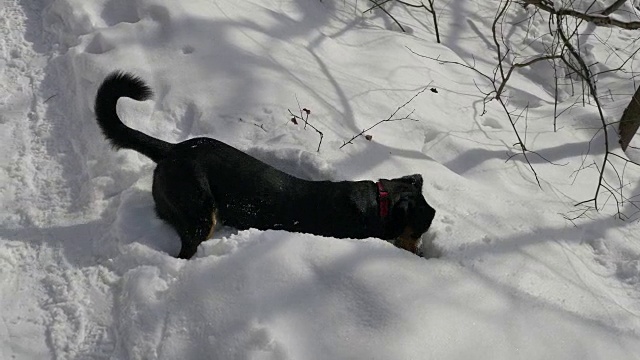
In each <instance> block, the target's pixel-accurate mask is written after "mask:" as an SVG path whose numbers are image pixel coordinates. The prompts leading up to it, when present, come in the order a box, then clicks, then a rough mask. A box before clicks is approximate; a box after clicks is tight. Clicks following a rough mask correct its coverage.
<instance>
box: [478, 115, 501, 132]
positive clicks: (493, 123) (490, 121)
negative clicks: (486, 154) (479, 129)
mask: <svg viewBox="0 0 640 360" xmlns="http://www.w3.org/2000/svg"><path fill="white" fill-rule="evenodd" d="M482 125H484V126H487V127H490V128H492V129H502V125H500V123H499V122H498V120H496V119H494V118H490V117H485V118H483V119H482Z"/></svg>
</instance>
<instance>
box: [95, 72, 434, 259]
mask: <svg viewBox="0 0 640 360" xmlns="http://www.w3.org/2000/svg"><path fill="white" fill-rule="evenodd" d="M152 96H153V92H152V90H151V88H150V87H149V86H147V85H146V84H145V82H144V81H143V80H142V79H140V78H139V77H137V76H135V75H132V74H129V73H125V72H121V71H116V72H113V73H111V74H110V75H109V76H107V77H106V78H105V80H104V81H103V82H102V84H101V85H100V87H99V88H98V92H97V94H96V101H95V107H94V110H95V115H96V119H97V122H98V125H99V127H100V129H101V130H102V133H103V134H104V136H105V137H106V138H107V140H108V141H109V142H110V143H111V145H112V146H113V147H114V148H115V149H131V150H134V151H137V152H139V153H141V154H143V155H145V156H146V157H148V158H150V159H151V160H153V161H154V162H155V163H156V164H157V165H156V168H155V170H154V174H153V186H152V195H153V199H154V201H155V209H156V213H157V215H158V217H159V218H160V219H162V220H164V221H165V222H167V223H168V224H169V225H171V226H172V227H173V228H174V229H175V231H176V232H177V233H178V235H179V236H180V241H181V249H180V253H179V254H178V257H179V258H183V259H189V258H191V257H192V256H193V255H194V254H195V253H196V250H197V248H198V245H199V244H200V243H202V242H203V241H205V240H207V239H209V238H210V237H211V236H212V235H213V231H214V228H215V227H216V224H220V223H221V224H224V225H227V226H230V227H234V228H237V229H239V230H244V229H248V228H257V229H260V230H267V229H275V230H286V231H291V232H300V233H310V234H315V235H321V236H329V237H335V238H354V239H363V238H369V237H376V238H380V239H383V240H387V241H391V242H393V243H394V244H395V245H396V246H397V247H399V248H402V249H405V250H408V251H410V252H412V253H417V252H418V246H419V241H420V238H421V236H422V234H424V233H425V232H426V231H427V230H428V229H429V227H430V226H431V222H432V221H433V218H434V216H435V210H434V209H433V208H432V207H431V206H429V204H428V203H427V201H426V200H425V198H424V196H423V195H422V185H423V179H422V176H421V175H419V174H415V175H409V176H403V177H400V178H395V179H380V180H378V181H377V182H374V181H337V182H332V181H309V180H303V179H299V178H297V177H294V176H292V175H289V174H286V173H284V172H282V171H279V170H277V169H275V168H274V167H272V166H270V165H267V164H265V163H264V162H262V161H260V160H258V159H256V158H254V157H252V156H250V155H248V154H246V153H244V152H242V151H240V150H238V149H236V148H234V147H232V146H230V145H227V144H225V143H223V142H221V141H218V140H215V139H212V138H206V137H199V138H194V139H189V140H185V141H183V142H180V143H177V144H173V143H169V142H166V141H163V140H160V139H157V138H154V137H151V136H149V135H147V134H144V133H142V132H140V131H138V130H135V129H132V128H130V127H128V126H127V125H125V124H124V123H123V122H122V121H121V120H120V118H119V117H118V114H117V113H116V103H117V102H118V99H119V98H121V97H128V98H131V99H134V100H137V101H144V100H147V99H149V98H151V97H152Z"/></svg>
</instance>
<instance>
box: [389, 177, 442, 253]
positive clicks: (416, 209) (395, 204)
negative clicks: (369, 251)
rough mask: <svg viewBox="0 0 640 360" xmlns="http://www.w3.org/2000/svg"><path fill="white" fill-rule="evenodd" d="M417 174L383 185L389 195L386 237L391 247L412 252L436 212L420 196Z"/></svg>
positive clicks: (419, 181) (420, 179) (420, 188)
mask: <svg viewBox="0 0 640 360" xmlns="http://www.w3.org/2000/svg"><path fill="white" fill-rule="evenodd" d="M422 185H423V180H422V176H421V175H420V174H415V175H408V176H403V177H401V178H397V179H392V180H389V182H387V183H386V186H387V188H388V189H387V190H388V191H389V193H390V195H391V208H390V213H389V226H390V229H389V230H390V235H391V236H392V237H393V238H394V239H395V245H396V246H398V247H400V248H403V249H405V250H408V251H411V252H413V253H416V252H417V251H418V244H419V242H420V238H421V237H422V234H424V233H425V232H427V230H428V229H429V227H430V226H431V222H432V221H433V218H434V217H435V214H436V211H435V209H434V208H432V207H431V206H429V204H428V203H427V201H426V200H425V198H424V196H423V195H422Z"/></svg>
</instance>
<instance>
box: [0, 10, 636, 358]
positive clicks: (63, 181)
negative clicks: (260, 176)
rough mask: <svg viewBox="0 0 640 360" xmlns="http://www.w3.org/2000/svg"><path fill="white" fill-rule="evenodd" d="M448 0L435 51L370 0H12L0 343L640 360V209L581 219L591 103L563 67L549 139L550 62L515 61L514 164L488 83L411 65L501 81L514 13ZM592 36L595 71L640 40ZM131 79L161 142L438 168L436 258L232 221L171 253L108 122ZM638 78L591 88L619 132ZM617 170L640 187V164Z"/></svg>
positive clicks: (146, 171) (587, 193) (416, 26)
mask: <svg viewBox="0 0 640 360" xmlns="http://www.w3.org/2000/svg"><path fill="white" fill-rule="evenodd" d="M557 3H560V1H558V2H557ZM436 6H437V9H438V10H439V11H438V13H439V26H440V31H441V36H442V38H443V44H436V43H435V36H434V34H433V28H432V25H431V16H430V14H421V13H420V14H419V15H416V14H417V13H416V12H410V11H403V10H402V9H400V8H397V7H396V8H395V9H394V14H395V15H396V16H397V18H398V19H399V21H401V23H402V24H403V27H405V30H408V33H407V34H403V33H401V32H400V31H398V28H397V26H396V25H395V24H394V23H393V22H392V21H391V20H389V19H388V18H386V17H385V16H384V13H382V12H381V11H378V10H375V11H372V12H367V13H365V14H363V13H362V12H363V11H364V10H365V9H367V8H368V7H369V4H368V3H366V2H362V1H360V2H357V1H352V0H346V1H331V0H324V1H315V0H306V1H281V0H278V1H277V0H261V1H255V0H249V1H242V2H237V1H232V0H219V1H215V2H212V1H204V0H200V1H198V0H194V1H188V2H177V1H169V0H131V1H128V0H91V1H87V0H55V1H37V0H31V1H30V0H24V1H18V0H9V1H5V2H3V3H2V5H0V144H1V145H0V146H1V149H2V151H0V204H2V207H0V224H1V225H0V358H1V359H43V358H54V359H102V358H110V359H471V358H473V359H516V358H518V359H543V358H545V359H578V358H579V359H638V358H640V241H639V240H640V238H639V236H638V235H637V234H638V233H639V232H638V230H640V225H639V224H638V214H637V213H635V211H634V207H633V205H631V204H630V203H628V202H625V203H624V204H623V205H622V206H623V207H622V210H623V212H624V213H625V214H626V215H628V216H629V219H627V220H626V221H623V220H620V219H618V218H616V217H614V214H615V213H616V211H617V207H616V204H615V201H613V200H612V199H609V200H608V201H607V200H606V196H604V195H603V196H602V198H601V199H600V204H601V207H602V211H600V212H598V213H596V212H587V213H586V214H585V215H584V216H582V217H580V218H577V219H574V220H567V218H572V217H575V216H577V215H578V214H580V213H581V211H582V208H581V207H575V206H574V204H575V203H577V202H580V201H583V200H587V199H589V198H590V197H592V196H593V193H594V191H595V186H596V184H597V175H598V170H597V168H596V167H595V166H594V165H590V164H592V163H594V162H595V163H596V164H600V163H601V159H602V156H603V151H602V144H603V142H604V140H605V138H604V136H603V134H602V132H598V131H597V129H598V128H599V127H600V120H599V118H598V116H597V110H596V108H595V107H594V106H593V105H591V104H587V105H586V106H584V107H583V106H581V105H582V104H581V99H580V97H579V96H578V94H577V93H575V92H573V90H572V88H571V85H570V84H569V81H568V80H564V79H563V80H564V81H565V83H563V84H560V85H561V88H560V93H559V98H560V99H561V102H560V103H559V109H558V111H564V112H563V114H562V116H560V117H559V118H558V119H557V125H558V131H557V132H554V131H553V121H554V118H553V116H554V115H553V114H554V79H553V69H552V68H551V67H550V65H549V64H548V63H537V64H536V65H535V66H534V67H532V68H525V69H522V70H521V71H518V72H516V74H514V77H513V78H512V80H510V82H509V86H508V93H507V95H508V98H509V104H510V106H512V107H513V109H519V110H518V113H520V112H522V114H523V117H522V118H520V119H519V121H518V123H517V124H516V126H517V128H518V130H519V132H520V133H521V134H522V135H524V134H525V133H526V139H525V142H526V145H527V146H528V148H530V149H532V150H534V151H536V152H537V153H538V154H539V156H538V155H535V154H533V153H531V154H530V155H529V157H530V161H531V163H532V164H533V166H534V168H535V170H536V172H537V174H538V176H539V178H540V186H538V184H537V182H536V179H535V177H534V175H533V173H532V172H531V170H530V168H529V166H528V164H527V163H526V161H525V160H524V159H523V157H522V156H521V155H516V156H514V157H511V156H512V155H515V154H518V149H517V148H516V147H515V146H513V144H514V143H515V142H516V141H517V140H516V138H515V135H514V133H513V129H512V127H511V124H510V123H509V121H508V119H507V117H506V116H505V113H504V111H503V110H502V109H501V108H500V107H499V105H498V104H497V103H496V102H490V103H488V104H487V105H486V107H484V106H483V98H484V96H483V95H482V93H481V92H480V90H486V89H488V85H489V84H488V82H487V80H486V79H485V78H483V77H482V76H480V75H479V74H477V73H476V72H474V71H472V70H470V69H465V68H463V67H462V66H459V65H452V64H441V63H439V62H438V61H433V60H429V59H426V58H424V57H421V56H418V55H416V53H417V54H421V55H425V56H430V57H433V58H438V59H441V60H448V61H456V62H459V63H464V64H468V65H470V66H475V67H476V68H477V69H478V70H480V71H482V72H484V73H487V74H490V73H491V71H492V69H493V66H494V64H495V56H496V55H495V51H494V50H493V45H492V40H491V39H490V37H489V36H490V34H491V33H490V28H491V23H492V21H493V16H494V14H495V6H496V5H495V4H494V3H492V2H485V1H472V0H464V1H456V2H448V3H442V4H436ZM627 7H628V8H629V9H627V10H628V11H627V12H628V13H632V8H631V6H627ZM527 11H529V10H525V9H524V8H514V9H513V11H512V12H510V15H509V16H510V18H509V20H510V21H511V23H512V24H520V25H516V26H519V28H517V29H516V30H518V31H513V32H512V33H511V35H512V36H511V37H510V39H509V41H511V42H512V44H519V46H520V47H519V48H518V50H519V51H520V52H521V53H522V57H521V58H519V59H516V60H519V61H525V60H526V59H530V58H531V57H532V56H534V55H536V54H538V53H539V52H540V51H542V49H544V47H543V44H544V41H545V36H544V34H545V33H546V32H547V26H548V24H547V23H546V21H544V20H543V19H542V18H539V17H536V18H533V19H532V20H530V21H528V22H522V23H520V22H518V20H521V19H522V18H523V17H524V16H527V14H528V12H527ZM525 30H529V31H528V32H527V31H525ZM588 31H589V33H590V34H591V35H593V36H585V37H584V41H585V42H586V43H585V46H586V47H587V48H589V49H590V51H591V53H590V54H589V57H590V59H591V60H590V61H591V62H593V63H596V62H597V64H595V65H594V68H596V69H599V70H600V71H602V70H606V69H612V68H616V67H617V66H620V65H621V63H622V62H623V61H624V59H625V58H626V57H625V56H624V55H625V54H626V56H629V55H630V54H631V52H632V51H633V49H632V47H631V46H629V44H631V43H632V41H633V39H635V37H637V34H635V33H633V32H631V31H626V30H617V29H613V28H607V29H594V28H589V29H588ZM601 39H606V41H607V44H608V45H609V46H610V47H605V46H602V44H600V42H599V40H601ZM612 49H618V50H617V51H618V54H619V55H620V57H616V56H611V55H612V54H610V53H608V51H611V50H612ZM634 61H637V55H636V58H635V59H634V60H633V61H630V62H628V63H627V64H626V65H625V66H628V69H631V67H632V66H633V63H634ZM116 69H120V70H125V71H128V72H132V73H135V74H137V75H139V76H140V77H142V78H143V79H145V80H146V81H147V82H148V83H149V84H150V85H151V87H152V88H153V89H154V91H155V97H154V99H153V100H149V101H146V102H142V103H138V102H135V101H133V100H130V99H122V100H121V101H120V102H119V104H118V111H119V113H120V115H121V116H122V118H123V119H124V120H125V122H126V123H127V124H129V125H130V126H132V127H135V128H136V129H139V130H141V131H144V132H146V133H149V134H151V135H153V136H157V137H160V138H162V139H165V140H168V141H174V142H175V141H182V140H185V139H188V138H191V137H196V136H210V137H214V138H217V139H220V140H222V141H225V142H227V143H229V144H231V145H233V146H236V147H238V148H240V149H243V150H245V151H246V152H248V153H250V154H252V155H253V156H255V157H257V158H260V159H262V160H264V161H266V162H268V163H269V164H272V165H273V166H275V167H277V168H280V169H282V170H284V171H287V172H289V173H292V174H294V175H297V176H300V177H303V178H308V179H334V180H345V179H346V180H359V179H376V178H378V177H395V176H401V175H407V174H413V173H420V174H422V175H423V177H424V179H425V185H424V194H425V197H426V199H427V200H428V201H429V203H430V204H431V205H432V206H433V207H434V208H435V209H436V210H437V214H436V219H435V220H434V224H433V226H432V228H431V229H430V231H429V232H428V233H427V234H426V235H425V236H424V245H423V246H424V249H425V251H426V253H427V254H428V255H430V256H432V258H429V259H423V258H419V257H417V256H415V255H412V254H410V253H408V252H406V251H403V250H400V249H397V248H395V247H393V246H392V245H391V244H388V243H386V242H383V241H381V240H378V239H366V240H351V239H333V238H323V237H319V236H313V235H309V234H295V233H287V232H282V231H258V230H255V229H251V230H247V231H236V230H234V229H230V228H223V229H221V230H220V231H218V232H217V233H216V234H215V235H214V237H213V239H211V240H208V241H206V242H204V243H203V244H202V245H201V246H200V248H199V250H198V253H197V254H196V257H195V258H194V259H192V260H190V261H184V260H179V259H176V258H174V257H173V255H175V254H177V252H178V249H179V245H180V244H179V239H178V237H177V235H176V234H175V233H174V232H173V230H172V229H171V228H170V227H169V226H168V225H166V224H164V223H162V222H161V221H160V220H158V219H157V218H156V217H155V214H154V210H153V200H152V198H151V194H150V188H151V179H152V171H153V166H154V165H153V163H152V162H151V161H150V160H148V159H146V158H145V157H144V156H142V155H139V154H137V153H134V152H132V151H119V152H116V151H113V149H111V148H110V146H109V145H108V144H107V142H106V141H105V140H104V138H103V137H102V135H101V134H100V132H99V129H98V127H97V125H96V122H95V119H94V115H93V111H92V106H93V101H94V97H95V92H96V90H97V86H98V85H99V83H100V82H101V81H102V80H103V79H104V77H105V76H106V75H107V74H108V73H110V72H111V71H113V70H116ZM629 78H630V76H629V75H628V74H624V73H619V72H609V73H606V74H603V75H600V76H599V77H598V87H599V89H601V91H602V94H603V96H602V101H603V107H604V110H605V115H606V119H607V121H610V122H615V121H616V120H617V119H619V117H620V115H621V114H622V111H623V110H624V107H625V106H626V105H627V103H628V101H629V96H630V95H631V94H632V93H633V91H634V84H633V82H632V81H629ZM425 86H428V88H429V89H431V88H433V89H435V91H436V92H432V91H429V90H428V91H425V92H424V93H422V94H420V95H419V96H418V97H417V98H416V99H414V100H413V101H412V102H411V103H410V104H409V105H407V106H406V107H405V108H403V109H401V110H400V111H399V112H398V114H397V116H398V117H404V116H409V117H410V118H411V119H415V120H417V121H413V120H409V119H407V120H403V121H394V122H389V123H383V124H381V125H379V126H377V127H375V128H374V129H372V130H370V131H369V132H368V133H367V134H369V135H372V139H371V141H367V140H365V139H364V138H362V137H360V138H357V139H355V140H354V141H353V144H349V145H346V146H345V147H343V148H342V149H340V147H341V145H343V144H344V142H345V141H348V139H350V138H351V137H352V136H353V135H355V134H357V133H359V132H360V131H362V129H365V128H368V127H370V126H371V125H373V124H374V123H376V122H377V121H379V120H382V119H385V118H387V117H388V116H389V115H390V114H392V113H393V112H394V111H395V110H396V109H397V108H398V107H399V106H400V105H402V104H403V103H405V102H406V101H408V100H409V99H410V98H411V97H412V96H414V95H415V94H416V93H417V92H418V91H420V90H421V89H423V88H424V87H425ZM479 89H480V90H479ZM298 104H299V105H300V106H301V107H306V108H309V109H310V110H311V116H310V122H311V123H312V124H314V126H316V127H318V128H319V129H320V130H321V131H322V132H323V133H324V139H323V141H322V144H321V148H320V151H319V152H316V148H317V146H318V142H319V136H318V134H317V133H316V132H314V131H312V130H311V129H309V128H307V129H306V130H305V129H304V128H303V126H302V125H301V124H299V125H297V126H296V125H294V124H292V123H291V122H290V121H289V120H290V115H289V114H288V110H289V109H290V110H292V111H293V112H294V113H297V112H298ZM574 104H578V106H576V105H574ZM525 107H527V110H526V112H525V111H523V109H525ZM485 110H486V113H483V112H484V111H485ZM525 114H526V118H525V117H524V116H525ZM611 129H613V127H612V128H611ZM609 135H610V138H609V140H610V143H611V144H615V145H612V146H614V149H613V150H612V151H613V152H615V153H616V154H618V155H620V156H622V157H624V158H626V157H627V154H625V153H623V152H622V151H621V150H620V149H619V148H615V147H617V141H616V139H615V134H614V131H610V134H609ZM590 141H591V143H590V145H589V142H590ZM637 155H638V154H637V153H635V154H634V153H633V151H630V152H629V153H628V156H636V157H638V156H637ZM547 160H548V161H551V162H552V163H550V162H548V161H547ZM612 161H613V162H615V164H617V165H618V169H620V170H622V169H623V168H624V181H625V184H626V186H627V187H628V188H629V190H625V191H626V192H625V193H626V194H628V195H629V196H632V195H633V194H634V192H633V191H634V190H636V193H637V185H635V184H637V182H638V178H639V176H640V171H639V169H638V168H635V167H634V166H631V165H629V166H626V167H625V166H624V163H623V162H622V160H620V159H617V158H613V159H612ZM636 161H637V160H636ZM578 170H580V171H578ZM607 176H609V177H610V178H611V177H613V176H615V173H613V172H612V170H611V172H609V173H607ZM627 191H628V192H627Z"/></svg>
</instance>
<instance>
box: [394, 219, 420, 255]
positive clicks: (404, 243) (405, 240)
mask: <svg viewBox="0 0 640 360" xmlns="http://www.w3.org/2000/svg"><path fill="white" fill-rule="evenodd" d="M412 234H413V229H412V228H411V227H410V226H407V227H405V228H404V231H403V232H402V234H400V236H398V237H397V238H396V241H395V242H394V245H395V246H397V247H399V248H401V249H405V250H407V251H410V252H412V253H414V254H415V253H417V252H418V242H419V241H420V238H414V237H412V236H411V235H412Z"/></svg>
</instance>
